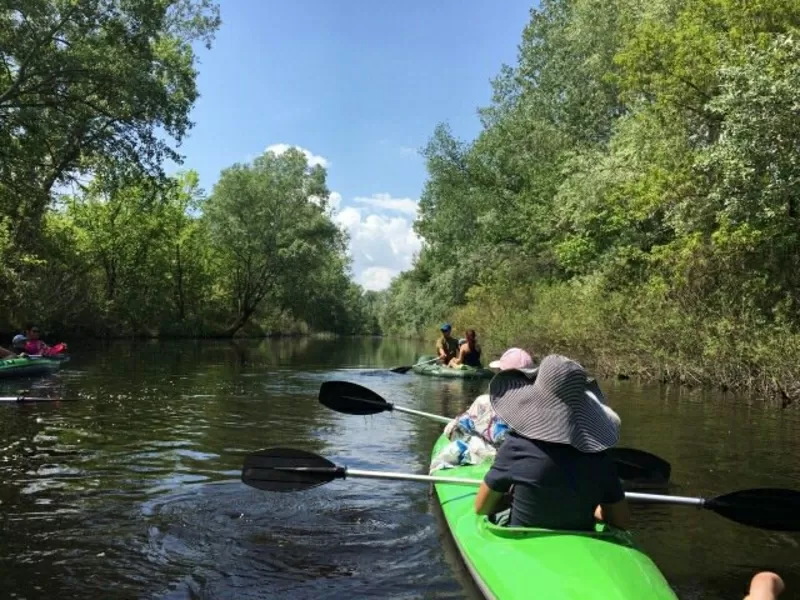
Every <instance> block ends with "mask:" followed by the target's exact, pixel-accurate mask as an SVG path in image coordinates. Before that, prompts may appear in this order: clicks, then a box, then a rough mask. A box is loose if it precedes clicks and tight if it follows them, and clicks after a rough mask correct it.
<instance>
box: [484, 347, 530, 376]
mask: <svg viewBox="0 0 800 600" xmlns="http://www.w3.org/2000/svg"><path fill="white" fill-rule="evenodd" d="M489 368H490V369H498V370H500V371H505V370H507V369H532V368H533V359H532V358H531V355H530V354H528V353H527V352H525V350H523V349H522V348H509V349H508V350H506V351H505V352H503V356H501V357H500V358H499V359H498V360H493V361H492V362H490V363H489Z"/></svg>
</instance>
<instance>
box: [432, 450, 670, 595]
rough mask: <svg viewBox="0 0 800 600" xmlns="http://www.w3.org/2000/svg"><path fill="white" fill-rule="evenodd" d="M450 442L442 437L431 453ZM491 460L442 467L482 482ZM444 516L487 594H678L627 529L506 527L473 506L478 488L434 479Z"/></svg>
mask: <svg viewBox="0 0 800 600" xmlns="http://www.w3.org/2000/svg"><path fill="white" fill-rule="evenodd" d="M448 442H449V440H448V439H447V438H446V437H445V436H442V437H440V438H439V440H438V441H437V442H436V445H435V446H434V449H433V456H435V455H436V454H437V452H438V451H439V450H440V449H441V448H442V447H444V446H445V445H446V444H447V443H448ZM489 464H490V463H484V464H481V465H475V466H471V465H468V466H463V467H457V468H454V469H446V470H441V471H437V472H436V474H437V475H441V476H444V477H459V478H469V479H476V480H481V479H483V476H484V474H485V473H486V471H487V470H488V468H489ZM434 488H435V490H436V495H437V496H438V498H439V502H440V504H441V507H442V512H443V514H444V518H445V521H446V522H447V525H448V527H449V529H450V533H451V534H452V536H453V539H454V540H455V543H456V547H457V548H458V550H459V552H460V553H461V557H462V558H463V560H464V563H465V564H466V566H467V569H468V570H469V572H470V573H471V575H472V578H473V579H474V580H475V583H476V585H477V586H478V588H479V589H480V590H481V592H482V593H483V595H484V596H485V597H486V598H489V599H497V600H521V599H523V598H525V599H527V598H541V599H543V600H591V599H597V600H661V599H663V600H667V599H668V600H676V599H677V596H676V595H675V594H674V592H673V591H672V589H671V588H670V586H669V584H668V583H667V581H666V580H665V579H664V576H663V575H662V574H661V572H660V571H659V570H658V568H657V567H656V565H655V564H654V563H653V562H652V561H651V560H650V558H648V556H647V555H645V554H644V553H643V552H642V551H641V550H639V549H638V548H636V546H635V545H634V543H633V540H632V538H631V536H630V534H628V533H627V532H622V531H619V530H614V529H611V528H608V527H606V526H604V525H599V524H598V526H597V531H594V532H566V531H554V530H549V529H532V528H519V527H500V526H497V525H495V524H493V523H491V522H490V521H489V520H488V519H487V518H486V517H482V516H478V515H476V514H475V511H474V503H475V494H476V492H477V488H470V487H467V486H464V485H447V484H443V483H437V484H434Z"/></svg>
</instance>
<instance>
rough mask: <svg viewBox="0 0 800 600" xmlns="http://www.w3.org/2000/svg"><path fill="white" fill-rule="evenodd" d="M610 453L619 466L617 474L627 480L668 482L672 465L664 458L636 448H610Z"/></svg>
mask: <svg viewBox="0 0 800 600" xmlns="http://www.w3.org/2000/svg"><path fill="white" fill-rule="evenodd" d="M606 452H607V453H608V455H609V456H610V457H611V459H612V460H613V461H614V463H615V464H616V467H617V475H618V476H619V478H620V479H625V480H627V481H647V482H651V483H666V482H668V481H669V477H670V475H671V473H672V465H670V464H669V463H668V462H667V461H665V460H664V459H663V458H661V457H659V456H656V455H655V454H650V453H649V452H645V451H644V450H636V449H635V448H609V449H608V450H607V451H606Z"/></svg>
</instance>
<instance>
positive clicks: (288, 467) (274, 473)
mask: <svg viewBox="0 0 800 600" xmlns="http://www.w3.org/2000/svg"><path fill="white" fill-rule="evenodd" d="M345 475H346V470H345V469H344V468H342V467H337V466H336V465H334V464H333V463H332V462H330V461H329V460H326V459H325V458H323V457H321V456H319V455H317V454H314V453H313V452H307V451H306V450H295V449H293V448H267V449H266V450H258V451H257V452H253V453H252V454H248V455H247V456H246V457H245V459H244V466H243V467H242V481H243V482H244V483H245V484H247V485H249V486H250V487H254V488H258V489H259V490H265V491H268V492H296V491H298V490H307V489H310V488H314V487H317V486H320V485H323V484H325V483H328V482H331V481H333V480H334V479H344V478H345Z"/></svg>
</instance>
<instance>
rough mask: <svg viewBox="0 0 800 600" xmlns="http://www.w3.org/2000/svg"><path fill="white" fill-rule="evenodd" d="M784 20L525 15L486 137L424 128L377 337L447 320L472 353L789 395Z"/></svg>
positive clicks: (678, 1)
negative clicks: (405, 233)
mask: <svg viewBox="0 0 800 600" xmlns="http://www.w3.org/2000/svg"><path fill="white" fill-rule="evenodd" d="M799 27H800V4H797V3H796V2H783V1H781V0H763V1H759V2H742V1H740V0H658V1H657V2H655V3H641V2H638V1H634V0H615V1H612V2H607V3H599V2H595V1H593V0H545V1H543V2H542V3H541V4H540V7H539V8H538V9H534V10H532V11H531V20H530V23H529V24H528V26H527V27H526V28H525V31H524V33H523V36H522V42H521V44H520V46H519V56H518V62H517V64H516V65H515V66H506V67H503V69H502V71H501V73H500V75H499V77H498V78H497V79H496V80H495V81H494V83H493V86H494V96H493V101H492V104H491V105H490V106H488V107H485V108H483V109H482V110H481V116H482V121H483V131H482V132H481V133H480V134H479V135H478V137H477V138H476V139H475V140H474V141H473V142H471V143H470V142H464V141H457V140H455V138H453V136H452V134H451V133H450V132H449V130H448V129H446V128H444V127H439V128H437V130H436V131H435V132H434V135H433V137H432V139H431V142H430V144H429V146H428V149H427V151H426V157H427V161H428V162H427V165H428V175H429V178H428V181H427V183H426V186H425V192H424V194H423V196H422V199H421V202H420V213H419V220H418V222H417V223H416V224H415V226H416V230H417V231H418V233H419V234H420V235H421V236H422V237H423V238H424V241H425V250H424V251H423V252H422V253H421V255H420V256H419V257H418V258H417V260H416V262H415V265H414V268H413V270H412V271H409V272H407V273H404V274H402V275H401V276H400V277H399V278H398V279H397V280H395V281H394V282H393V283H392V285H391V287H390V289H389V290H388V294H387V298H386V300H385V304H384V306H383V309H382V317H383V321H382V322H383V327H384V329H385V330H388V331H396V332H402V333H406V334H412V333H413V334H419V333H423V332H425V331H430V330H433V327H434V324H435V323H436V322H438V321H439V320H441V319H443V318H448V319H449V320H452V321H454V322H457V323H459V327H460V326H465V327H466V326H472V327H475V329H477V330H478V333H479V335H480V334H482V335H483V337H484V341H485V345H486V346H487V348H490V349H491V351H498V352H499V351H501V350H502V349H503V348H504V347H505V346H507V345H510V344H513V343H517V344H527V345H529V346H530V347H531V348H532V349H533V350H535V351H536V352H537V353H540V351H542V352H543V351H545V350H546V351H550V350H558V351H562V352H574V353H577V354H578V355H581V356H583V357H586V358H590V359H594V360H595V361H596V363H597V364H598V365H600V366H601V368H603V367H605V368H607V369H608V370H612V371H613V370H622V371H625V372H636V373H645V374H651V375H654V376H660V377H664V378H672V377H675V378H679V379H682V380H685V381H691V382H697V381H702V382H716V383H721V384H723V385H727V386H733V385H755V384H759V385H762V386H765V387H769V388H770V389H772V390H776V389H780V390H781V393H782V394H784V395H785V394H786V391H785V390H786V389H789V388H788V387H787V386H788V385H789V384H791V383H793V382H800V373H797V369H796V367H793V366H792V365H794V364H797V362H798V361H800V354H798V353H797V351H796V349H797V348H800V334H799V333H798V326H800V318H798V316H797V315H798V312H797V308H798V303H799V302H800V292H799V290H800V275H798V273H800V264H798V260H800V258H798V257H800V247H798V243H800V238H799V237H798V233H797V232H798V230H799V228H798V225H800V223H798V217H799V216H800V215H799V213H798V210H800V209H798V205H797V202H798V197H800V187H799V183H798V182H800V161H798V158H797V156H798V155H797V148H798V147H800V125H798V124H799V123H800V120H798V104H797V99H798V98H800V29H798V28H799ZM456 282H457V283H456ZM787 351H790V352H794V354H791V356H788V357H787V355H786V354H785V353H786V352H787Z"/></svg>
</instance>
